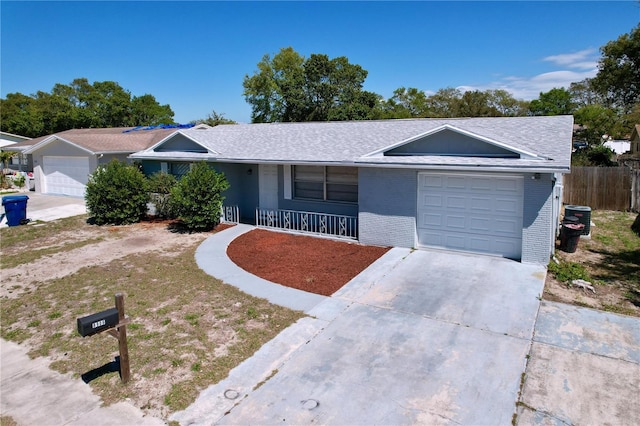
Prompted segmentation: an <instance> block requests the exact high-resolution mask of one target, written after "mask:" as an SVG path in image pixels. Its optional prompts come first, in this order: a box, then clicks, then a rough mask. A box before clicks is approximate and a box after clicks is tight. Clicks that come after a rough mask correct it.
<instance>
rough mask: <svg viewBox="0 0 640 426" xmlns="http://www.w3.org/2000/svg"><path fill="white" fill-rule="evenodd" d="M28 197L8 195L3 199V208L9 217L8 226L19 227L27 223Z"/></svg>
mask: <svg viewBox="0 0 640 426" xmlns="http://www.w3.org/2000/svg"><path fill="white" fill-rule="evenodd" d="M28 199H29V197H28V196H26V195H7V196H5V197H2V207H4V212H5V214H6V216H7V225H9V226H18V225H21V224H22V223H26V221H27V200H28Z"/></svg>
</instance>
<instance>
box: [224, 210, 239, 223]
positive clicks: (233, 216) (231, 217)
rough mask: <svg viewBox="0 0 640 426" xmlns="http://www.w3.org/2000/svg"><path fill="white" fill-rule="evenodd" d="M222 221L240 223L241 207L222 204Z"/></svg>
mask: <svg viewBox="0 0 640 426" xmlns="http://www.w3.org/2000/svg"><path fill="white" fill-rule="evenodd" d="M220 222H221V223H240V209H239V208H238V206H222V212H221V214H220Z"/></svg>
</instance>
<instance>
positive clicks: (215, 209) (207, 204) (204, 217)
mask: <svg viewBox="0 0 640 426" xmlns="http://www.w3.org/2000/svg"><path fill="white" fill-rule="evenodd" d="M228 188H229V183H228V182H227V179H226V177H225V176H224V174H222V173H216V171H215V170H213V169H212V168H211V167H209V165H208V164H207V163H206V162H199V163H196V164H195V165H194V166H193V167H192V168H191V170H189V172H187V174H185V175H184V176H183V177H182V178H181V179H180V180H179V181H178V183H177V184H176V185H175V186H174V187H173V189H172V190H171V205H172V208H173V211H174V212H175V214H176V216H177V217H178V218H180V220H181V221H182V223H183V224H184V226H185V227H186V228H187V229H188V230H189V231H207V230H210V229H213V228H214V227H215V226H216V225H217V224H218V223H220V212H221V211H222V202H223V201H224V197H223V196H222V192H224V191H226V190H227V189H228Z"/></svg>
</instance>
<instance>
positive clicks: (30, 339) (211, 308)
mask: <svg viewBox="0 0 640 426" xmlns="http://www.w3.org/2000/svg"><path fill="white" fill-rule="evenodd" d="M65 223H66V226H60V223H58V222H53V223H52V224H51V225H52V226H49V224H46V225H43V226H39V227H38V228H36V229H33V230H32V229H31V226H27V227H16V228H9V229H3V230H2V234H1V236H2V238H3V251H2V257H3V269H4V258H5V256H8V258H10V259H12V262H16V261H18V260H17V259H20V258H21V257H19V256H17V255H16V253H13V250H14V249H12V248H7V247H6V246H5V244H6V242H7V241H11V243H12V244H13V246H12V247H14V248H15V245H16V244H18V242H20V243H22V244H28V245H29V248H30V249H31V250H34V251H35V252H36V253H38V254H37V256H38V258H43V260H44V259H45V258H46V257H48V256H51V253H50V251H55V253H56V256H60V255H63V254H64V253H73V252H74V249H77V247H79V245H80V246H82V244H83V243H84V244H86V246H84V247H86V248H87V249H88V248H89V247H93V248H95V246H100V245H101V244H102V245H105V246H106V244H107V242H108V241H113V240H114V239H116V240H118V241H121V242H122V246H123V247H125V246H128V244H129V243H131V242H133V241H135V239H134V238H131V239H127V238H128V236H130V235H131V234H134V235H137V234H138V231H140V228H141V227H142V228H143V229H142V231H143V232H142V234H143V235H144V236H145V238H147V239H149V238H152V239H154V241H156V242H157V244H156V245H157V250H152V251H148V250H145V251H141V252H135V251H131V252H130V253H129V254H127V255H126V256H123V257H119V258H116V259H113V260H109V261H106V262H104V263H100V264H93V265H89V264H88V265H85V266H83V267H81V268H79V269H77V270H75V271H74V272H72V273H70V274H68V275H65V276H63V277H58V278H53V279H47V280H40V281H38V282H37V285H32V287H27V290H25V291H24V292H22V293H21V294H19V296H17V297H13V298H3V299H2V300H1V306H0V308H1V309H0V314H1V318H2V330H1V335H2V337H3V338H4V339H8V340H13V341H15V342H18V343H20V344H22V345H26V346H27V347H28V348H30V352H29V354H30V356H32V357H40V356H46V357H49V358H50V359H51V361H52V362H51V368H53V369H55V370H57V371H59V372H62V373H70V374H72V376H73V377H76V378H77V379H78V380H83V379H84V380H85V381H88V380H89V379H92V380H90V384H91V386H92V388H93V389H94V391H95V392H96V393H97V394H99V395H100V396H101V397H102V399H103V400H104V401H105V402H106V403H113V402H117V401H120V400H123V399H125V398H129V399H130V400H131V401H132V402H133V403H134V404H135V405H137V406H138V407H140V408H142V409H143V410H145V411H146V412H147V413H148V414H150V415H154V416H158V417H163V418H166V417H167V416H168V415H169V414H170V413H171V412H173V411H176V410H180V409H183V408H185V407H186V406H188V405H189V404H190V403H191V402H193V401H194V400H195V398H196V397H197V395H198V394H199V392H200V391H201V390H202V389H204V388H206V387H207V386H208V385H211V384H214V383H216V382H218V381H219V380H221V379H223V378H224V377H226V376H227V374H228V372H229V370H231V369H232V368H233V367H235V366H236V365H238V364H239V363H240V362H242V361H243V360H244V359H246V358H248V357H250V356H251V355H252V354H253V353H254V352H255V351H256V350H257V349H259V348H260V347H261V346H262V345H263V344H264V343H265V342H267V341H268V340H270V339H271V338H273V337H274V336H275V335H276V334H277V333H279V332H280V331H281V330H283V329H284V328H286V327H287V326H289V325H290V324H292V323H293V322H295V321H296V320H297V319H299V318H300V317H301V316H302V313H300V312H296V311H291V310H289V309H286V308H281V307H279V306H275V305H271V304H270V303H268V302H267V301H266V300H263V299H258V298H255V297H252V296H249V295H247V294H245V293H242V292H241V291H239V290H237V289H236V288H235V287H232V286H229V285H226V284H224V283H222V282H220V281H219V280H217V279H215V278H213V277H211V276H208V275H206V274H205V273H203V272H202V271H201V270H200V269H199V268H198V267H197V265H196V263H195V259H194V252H195V249H196V247H197V245H198V244H199V242H200V241H202V240H203V239H204V238H205V237H206V236H207V235H208V234H205V235H201V236H197V235H196V236H184V235H178V234H172V233H171V232H169V231H168V230H167V228H166V226H162V225H157V226H154V227H149V228H146V229H144V227H145V224H138V225H132V226H129V227H119V228H118V229H114V228H109V227H95V226H90V225H87V224H85V223H81V222H78V221H74V220H69V221H66V222H65ZM16 230H23V231H26V232H25V235H9V233H6V232H5V231H10V232H11V233H16ZM64 235H68V236H69V239H68V241H69V242H67V243H61V242H60V241H61V240H62V239H63V238H60V237H61V236H64ZM78 235H81V237H78ZM5 236H6V237H7V239H5ZM136 238H138V240H139V239H140V237H136ZM174 240H175V241H174ZM56 241H58V242H56ZM172 241H173V242H176V244H172V243H171V242H172ZM128 242H129V243H128ZM145 244H147V245H145V246H143V247H147V246H148V244H149V242H148V241H146V242H145ZM72 247H73V249H72ZM109 247H112V246H109ZM5 248H6V249H5ZM47 250H49V251H47ZM25 258H27V257H25ZM25 279H27V278H26V277H25ZM116 292H121V293H123V294H124V296H125V309H126V313H127V316H129V317H130V318H131V322H132V323H131V324H130V325H129V326H128V327H127V335H128V343H129V358H130V363H131V373H132V378H131V381H130V382H129V383H128V384H126V385H123V384H121V382H120V379H119V376H118V374H117V373H114V372H113V371H114V368H113V367H114V365H115V362H114V361H115V359H116V356H117V355H118V344H117V341H116V340H115V339H114V338H113V337H111V336H109V335H108V334H106V333H102V334H98V335H95V336H91V337H86V338H82V337H80V336H79V335H78V333H77V331H76V319H77V318H78V317H81V316H85V315H88V314H91V313H94V312H98V311H101V310H104V309H108V308H111V307H113V306H114V294H115V293H116ZM105 373H106V374H105Z"/></svg>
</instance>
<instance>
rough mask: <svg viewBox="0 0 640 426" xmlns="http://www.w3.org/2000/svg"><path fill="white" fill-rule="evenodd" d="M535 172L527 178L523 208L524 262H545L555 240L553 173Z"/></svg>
mask: <svg viewBox="0 0 640 426" xmlns="http://www.w3.org/2000/svg"><path fill="white" fill-rule="evenodd" d="M539 176H540V178H539V179H534V178H535V175H534V174H532V173H528V174H525V178H524V212H523V218H522V262H523V263H540V264H544V265H546V264H547V263H549V258H550V256H551V254H552V247H553V245H554V241H553V239H552V238H553V237H552V235H553V226H554V225H553V221H554V214H553V186H554V182H553V174H540V175H539Z"/></svg>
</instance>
